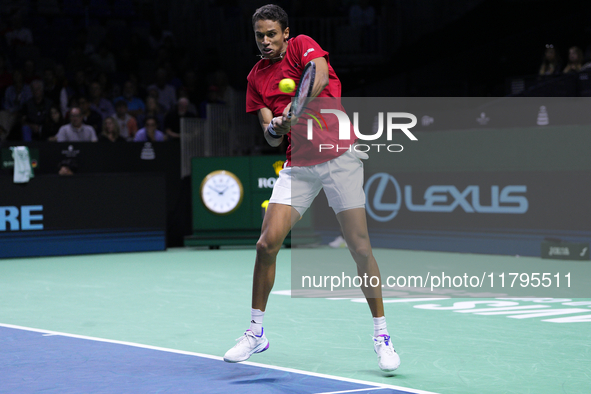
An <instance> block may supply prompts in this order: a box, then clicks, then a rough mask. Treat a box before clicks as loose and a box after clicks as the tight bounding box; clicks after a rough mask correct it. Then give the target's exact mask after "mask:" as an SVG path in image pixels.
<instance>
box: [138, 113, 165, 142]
mask: <svg viewBox="0 0 591 394" xmlns="http://www.w3.org/2000/svg"><path fill="white" fill-rule="evenodd" d="M133 140H134V141H135V142H148V141H149V142H162V141H166V134H164V133H163V132H161V131H160V130H158V124H157V123H156V118H154V117H148V118H146V127H144V128H143V129H140V130H138V132H137V133H136V135H135V138H134V139H133Z"/></svg>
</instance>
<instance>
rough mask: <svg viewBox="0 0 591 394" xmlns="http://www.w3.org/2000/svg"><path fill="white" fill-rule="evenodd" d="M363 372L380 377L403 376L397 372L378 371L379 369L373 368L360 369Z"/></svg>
mask: <svg viewBox="0 0 591 394" xmlns="http://www.w3.org/2000/svg"><path fill="white" fill-rule="evenodd" d="M362 372H364V373H367V374H369V375H373V376H379V377H380V378H399V379H400V378H403V377H404V375H401V374H400V373H398V372H384V371H379V370H375V369H366V370H365V371H362Z"/></svg>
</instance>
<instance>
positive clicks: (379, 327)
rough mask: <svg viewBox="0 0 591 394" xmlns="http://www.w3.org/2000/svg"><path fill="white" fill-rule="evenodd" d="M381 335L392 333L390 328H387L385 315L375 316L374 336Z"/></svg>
mask: <svg viewBox="0 0 591 394" xmlns="http://www.w3.org/2000/svg"><path fill="white" fill-rule="evenodd" d="M379 335H388V336H389V335H390V334H388V329H387V328H386V317H385V316H382V317H374V318H373V336H374V337H377V336H379Z"/></svg>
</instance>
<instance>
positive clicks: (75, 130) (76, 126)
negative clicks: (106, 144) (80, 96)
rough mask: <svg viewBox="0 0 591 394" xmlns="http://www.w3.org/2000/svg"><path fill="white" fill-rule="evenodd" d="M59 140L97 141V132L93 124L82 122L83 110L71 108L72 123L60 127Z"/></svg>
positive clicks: (57, 137)
mask: <svg viewBox="0 0 591 394" xmlns="http://www.w3.org/2000/svg"><path fill="white" fill-rule="evenodd" d="M56 140H57V142H96V141H97V138H96V133H95V131H94V128H93V127H92V126H89V125H86V124H84V123H83V122H82V112H81V111H80V108H78V107H72V109H71V110H70V123H69V124H66V125H64V126H62V127H60V129H59V131H58V133H57V135H56Z"/></svg>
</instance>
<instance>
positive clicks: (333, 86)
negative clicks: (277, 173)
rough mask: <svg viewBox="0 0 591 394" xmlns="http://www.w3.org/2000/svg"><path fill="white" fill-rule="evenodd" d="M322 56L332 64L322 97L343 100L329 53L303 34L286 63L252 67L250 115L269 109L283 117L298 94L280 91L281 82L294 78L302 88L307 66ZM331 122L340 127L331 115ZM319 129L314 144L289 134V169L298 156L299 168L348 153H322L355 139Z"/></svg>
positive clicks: (248, 94)
mask: <svg viewBox="0 0 591 394" xmlns="http://www.w3.org/2000/svg"><path fill="white" fill-rule="evenodd" d="M319 57H324V58H325V59H326V62H327V63H328V75H329V84H328V86H327V87H326V88H324V89H323V90H322V92H321V93H320V94H319V95H318V97H335V98H340V97H341V81H340V80H339V78H338V77H337V74H336V73H335V72H334V69H333V68H332V66H331V65H330V63H329V61H328V52H326V51H325V50H323V49H322V48H321V47H320V45H318V43H317V42H316V41H314V40H313V39H312V38H310V37H308V36H305V35H299V36H297V37H295V38H292V39H290V40H289V41H288V46H287V51H286V53H285V57H284V58H283V60H280V61H278V62H275V63H271V62H270V61H269V60H268V59H262V60H260V61H259V62H258V63H257V64H255V66H254V67H253V68H252V70H251V71H250V73H249V74H248V77H247V80H248V88H247V91H246V112H249V113H256V112H257V111H258V110H259V109H261V108H265V107H266V108H269V109H270V110H271V112H273V116H281V115H282V114H283V110H284V109H285V107H286V106H287V105H288V104H289V103H290V102H291V99H292V97H293V96H294V95H295V92H293V93H283V92H281V91H280V90H279V81H281V80H282V79H283V78H291V79H293V80H294V81H295V83H296V85H298V84H299V81H300V77H301V75H302V72H303V71H304V67H305V66H306V64H307V63H308V62H309V61H311V60H313V59H316V58H319ZM312 103H314V101H312ZM303 118H304V117H302V119H301V120H300V122H298V125H301V124H302V122H303V121H305V120H303ZM327 119H329V125H330V123H334V124H336V120H337V119H336V117H335V116H332V115H330V116H328V117H327ZM331 121H332V122H331ZM316 128H317V126H316V124H315V125H314V139H313V142H312V141H308V140H307V139H306V138H305V133H298V135H297V136H296V138H297V141H295V144H294V141H292V138H294V135H292V131H293V130H292V131H290V132H289V133H288V135H287V138H288V142H289V146H288V148H287V166H290V165H291V162H292V156H293V155H297V160H296V164H295V165H314V164H319V163H323V162H325V161H329V160H332V159H334V158H335V157H338V156H340V155H342V154H343V153H345V152H346V149H345V150H344V149H340V150H336V149H331V150H323V151H322V154H319V152H318V146H319V144H327V145H333V146H337V145H339V146H347V147H348V146H350V145H351V144H353V143H354V139H353V138H352V139H351V140H350V141H348V140H339V139H338V127H329V129H330V130H331V132H327V130H320V129H319V130H316ZM352 135H354V134H352Z"/></svg>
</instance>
